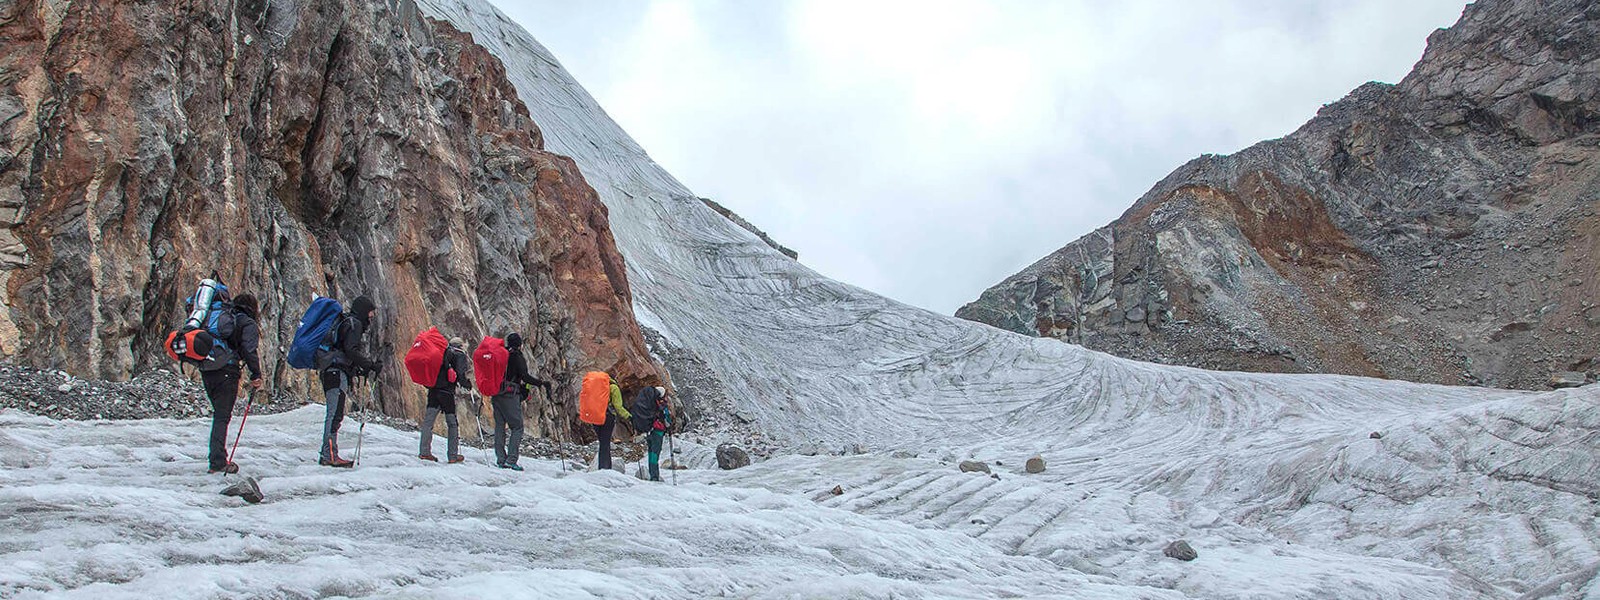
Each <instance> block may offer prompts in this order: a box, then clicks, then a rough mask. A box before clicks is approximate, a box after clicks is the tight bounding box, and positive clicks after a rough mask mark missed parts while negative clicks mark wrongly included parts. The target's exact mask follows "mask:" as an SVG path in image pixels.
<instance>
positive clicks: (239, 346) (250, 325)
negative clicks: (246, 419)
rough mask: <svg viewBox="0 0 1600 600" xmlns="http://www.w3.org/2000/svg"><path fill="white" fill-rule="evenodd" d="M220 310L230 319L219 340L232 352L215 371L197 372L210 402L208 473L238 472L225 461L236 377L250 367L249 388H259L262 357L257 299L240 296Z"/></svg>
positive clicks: (237, 467)
mask: <svg viewBox="0 0 1600 600" xmlns="http://www.w3.org/2000/svg"><path fill="white" fill-rule="evenodd" d="M219 310H223V311H228V313H229V314H228V315H225V316H224V318H227V319H231V321H232V326H231V327H230V329H231V331H229V332H228V335H227V336H226V337H225V338H222V339H220V340H218V341H219V342H222V343H223V344H224V345H225V346H226V347H227V348H229V349H230V350H231V353H230V354H229V358H228V359H227V360H225V361H222V362H221V363H220V364H219V365H218V366H217V367H216V368H215V369H213V370H207V369H206V368H202V369H201V370H200V381H201V383H203V384H204V385H205V388H206V398H207V399H209V400H211V444H210V449H209V452H208V460H209V463H210V469H209V471H208V472H210V473H218V472H224V473H237V472H239V465H236V464H233V463H231V462H228V453H227V442H228V422H229V421H231V420H232V419H233V405H234V402H236V401H237V400H238V399H239V377H240V375H243V373H244V369H243V367H249V368H250V387H251V388H252V389H257V390H259V389H261V358H260V356H259V355H258V354H257V347H258V346H259V345H260V341H261V326H260V325H257V324H256V319H257V315H258V312H259V310H260V309H259V306H258V303H257V302H256V297H255V296H252V295H250V294H240V295H239V296H238V297H236V298H234V299H233V302H232V303H231V304H225V305H223V306H222V307H221V308H219Z"/></svg>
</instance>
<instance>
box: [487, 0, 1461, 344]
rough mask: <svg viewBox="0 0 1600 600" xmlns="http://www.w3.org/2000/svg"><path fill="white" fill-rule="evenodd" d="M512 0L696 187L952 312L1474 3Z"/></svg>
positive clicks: (890, 286) (825, 256)
mask: <svg viewBox="0 0 1600 600" xmlns="http://www.w3.org/2000/svg"><path fill="white" fill-rule="evenodd" d="M499 4H501V9H502V10H504V11H506V12H507V13H508V14H509V15H511V16H512V17H513V18H515V19H517V20H518V21H519V22H520V23H522V24H523V25H524V26H525V27H526V28H527V29H528V30H529V31H530V32H532V33H533V35H534V36H535V37H537V38H539V39H540V40H541V41H542V42H543V43H544V44H545V45H546V46H548V47H550V49H551V50H552V51H554V52H555V53H556V55H557V56H558V57H559V58H560V59H561V60H562V62H563V64H565V65H566V66H567V68H568V69H570V70H571V71H572V72H573V73H574V75H576V76H577V77H578V80H579V81H581V82H583V83H584V85H585V86H586V87H588V89H589V91H590V92H591V93H593V94H594V95H595V97H596V98H598V99H599V100H600V103H601V105H602V106H604V107H605V108H606V109H607V111H608V112H609V113H610V114H611V115H612V116H613V117H614V118H616V119H617V121H618V122H620V123H621V124H622V126H623V127H624V128H625V129H627V130H628V132H629V133H631V134H632V135H633V136H634V137H635V138H636V139H638V140H639V142H640V143H641V144H642V145H643V146H644V147H645V149H646V150H648V151H649V152H650V153H651V155H652V156H653V157H654V158H655V159H656V160H657V161H658V162H660V163H661V164H662V165H663V166H665V167H666V168H667V169H668V170H670V171H672V172H673V174H675V175H676V176H678V178H679V179H680V180H682V181H683V182H684V183H685V184H687V185H689V187H690V188H691V189H693V190H695V191H696V192H697V193H699V194H700V195H703V196H707V197H711V198H714V199H716V200H717V201H718V202H721V203H723V204H724V205H727V206H728V207H730V208H732V209H734V210H735V211H737V212H739V213H740V214H742V215H744V216H745V217H747V218H749V219H750V220H751V221H752V222H754V223H756V224H757V225H759V226H761V227H762V228H764V229H766V230H767V231H768V232H770V233H771V234H772V235H773V237H774V238H776V239H777V240H779V241H780V242H783V243H785V244H787V245H789V246H791V247H793V248H795V249H796V250H798V251H800V253H801V258H802V260H803V261H804V262H806V263H807V264H809V265H811V266H812V267H814V268H816V269H817V270H819V271H821V272H823V273H825V274H828V275H830V276H833V277H835V278H838V279H841V280H843V281H847V282H850V283H854V284H857V285H861V286H863V287H866V288H868V289H872V290H875V291H878V292H880V293H883V294H885V295H888V296H890V297H893V298H896V299H899V300H902V301H906V302H910V303H912V304H916V305H920V306H924V307H927V308H931V309H934V310H938V311H941V312H945V313H949V312H951V311H954V310H955V308H956V307H958V306H959V305H960V304H961V303H963V302H966V301H969V300H972V299H974V298H976V297H977V295H978V293H979V292H981V291H982V290H983V289H984V288H986V287H988V286H989V285H992V284H994V283H996V282H998V281H999V280H1000V279H1002V278H1004V277H1006V276H1007V275H1010V274H1011V273H1013V272H1015V271H1017V270H1019V269H1021V268H1022V267H1024V266H1026V265H1027V264H1028V263H1031V262H1032V261H1034V260H1036V259H1038V258H1039V257H1041V256H1043V255H1045V254H1047V253H1049V252H1051V251H1053V250H1055V249H1056V248H1059V247H1060V246H1062V245H1064V244H1066V243H1067V242H1069V241H1071V240H1073V239H1076V238H1077V237H1078V236H1080V235H1082V234H1084V233H1086V232H1088V231H1090V230H1092V229H1094V228H1096V227H1099V226H1101V225H1104V224H1105V223H1107V222H1109V221H1110V220H1111V219H1113V218H1115V217H1116V216H1117V215H1118V214H1120V213H1121V212H1122V211H1123V210H1124V209H1126V208H1127V206H1128V205H1129V204H1131V203H1132V202H1133V201H1134V200H1135V199H1136V198H1138V196H1139V195H1141V194H1142V193H1144V191H1146V190H1147V189H1148V188H1149V187H1150V186H1151V185H1153V184H1154V183H1155V182H1156V181H1157V180H1158V179H1160V178H1161V177H1162V176H1164V175H1165V174H1166V173H1167V172H1169V171H1171V170H1172V169H1173V168H1175V167H1177V166H1178V165H1180V164H1182V163H1183V162H1184V161H1186V160H1188V159H1190V158H1193V157H1194V156H1196V155H1198V154H1201V153H1206V152H1213V153H1225V152H1233V151H1237V150H1239V149H1241V148H1243V147H1245V146H1248V145H1250V144H1252V143H1254V142H1256V141H1259V140H1262V139H1267V138H1272V137H1278V136H1281V135H1284V134H1287V133H1289V132H1290V131H1292V130H1294V129H1295V128H1296V127H1298V126H1299V125H1300V124H1301V123H1303V122H1304V121H1306V120H1307V119H1309V118H1310V117H1311V116H1312V115H1313V114H1314V113H1315V112H1316V110H1317V108H1318V107H1319V106H1321V105H1322V104H1325V103H1327V102H1331V101H1333V100H1336V99H1338V98H1340V97H1341V96H1343V95H1344V94H1345V93H1346V92H1348V91H1349V90H1351V89H1353V88H1354V87H1356V86H1358V85H1360V84H1362V83H1364V82H1366V81H1368V80H1384V81H1396V80H1398V79H1399V78H1400V77H1402V76H1403V75H1404V74H1405V73H1406V71H1407V70H1409V68H1410V66H1411V64H1412V63H1413V62H1415V61H1416V59H1417V58H1418V57H1420V56H1421V53H1422V49H1423V44H1424V40H1425V39H1426V37H1427V35H1428V34H1429V33H1430V32H1432V31H1433V30H1434V29H1435V28H1438V27H1443V26H1447V25H1449V24H1451V23H1453V22H1454V21H1455V19H1456V18H1457V17H1458V16H1459V15H1460V11H1461V8H1462V6H1463V5H1464V2H1462V1H1461V0H1416V1H1412V2H1404V3H1399V2H1391V1H1389V0H1351V1H1346V2H1332V1H1322V2H1259V1H1252V0H1218V1H1214V2H1204V3H1199V2H1154V1H1142V0H1133V1H1128V2H1118V3H1102V2H1093V1H1079V2H1065V1H1063V2H1022V1H1006V2H969V1H954V0H935V1H917V2H912V1H889V0H884V1H861V0H792V1H789V2H740V1H737V0H705V1H692V2H691V1H685V0H656V1H652V2H622V1H615V0H604V1H595V0H590V1H586V2H582V3H573V2H557V1H554V0H537V1H532V2H514V3H513V2H500V3H499Z"/></svg>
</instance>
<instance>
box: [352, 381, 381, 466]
mask: <svg viewBox="0 0 1600 600" xmlns="http://www.w3.org/2000/svg"><path fill="white" fill-rule="evenodd" d="M375 387H377V385H376V384H375V383H373V381H372V379H371V378H367V399H369V400H373V401H376V400H377V399H376V398H375V397H374V396H376V394H377V392H376V391H374V388H375ZM350 401H351V402H358V401H357V400H356V399H355V397H354V396H352V397H351V398H350ZM360 408H361V425H360V426H359V427H357V428H356V462H355V466H361V441H362V439H363V438H365V437H366V435H367V411H368V410H370V409H371V408H372V407H370V406H365V405H362V406H360Z"/></svg>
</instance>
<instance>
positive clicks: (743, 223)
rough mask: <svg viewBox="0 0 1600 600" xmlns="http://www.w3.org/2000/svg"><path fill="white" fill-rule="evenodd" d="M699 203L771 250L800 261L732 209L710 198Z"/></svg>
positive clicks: (796, 255) (796, 254)
mask: <svg viewBox="0 0 1600 600" xmlns="http://www.w3.org/2000/svg"><path fill="white" fill-rule="evenodd" d="M700 201H701V202H704V203H706V207H708V208H710V209H711V210H713V211H716V213H717V214H719V215H722V217H723V218H725V219H727V220H729V221H732V222H733V224H734V225H738V226H739V227H740V228H741V229H744V230H745V231H748V232H750V233H753V234H755V235H756V237H758V238H761V241H762V242H764V243H766V244H767V245H768V246H771V247H772V249H773V250H777V251H778V252H781V253H782V254H783V255H784V256H787V257H789V258H792V259H795V260H800V253H799V252H795V251H794V250H790V249H789V248H788V247H787V246H784V245H783V244H779V243H778V242H777V240H774V239H772V236H769V235H767V232H765V231H762V230H761V228H760V227H756V224H755V223H751V222H750V221H748V220H746V219H745V218H744V217H741V216H739V213H736V212H733V210H732V209H729V208H728V207H726V206H723V205H721V204H717V203H716V201H714V200H712V199H710V198H701V199H700Z"/></svg>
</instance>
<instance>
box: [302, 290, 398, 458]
mask: <svg viewBox="0 0 1600 600" xmlns="http://www.w3.org/2000/svg"><path fill="white" fill-rule="evenodd" d="M375 313H377V305H376V304H373V303H372V299H371V298H368V297H366V296H360V297H357V298H356V300H355V302H352V303H350V310H349V311H348V312H346V313H344V314H342V315H339V318H338V320H337V322H335V323H334V325H333V328H332V329H330V330H328V334H327V335H326V336H323V338H322V344H321V346H319V347H318V348H317V353H316V364H317V371H318V372H320V373H321V376H322V393H323V396H324V397H325V398H326V401H327V416H326V417H324V418H323V421H322V448H321V450H320V453H321V455H320V456H319V457H318V460H317V464H319V465H322V466H325V467H341V468H347V469H348V468H350V467H353V466H355V463H353V462H351V461H348V460H345V459H343V458H339V425H340V424H342V423H343V422H344V403H345V400H346V399H347V398H349V397H350V379H351V378H359V377H366V376H369V375H372V376H375V375H377V374H379V373H381V372H383V363H382V362H379V361H376V360H373V359H371V358H367V355H366V354H365V353H364V352H363V351H362V347H363V346H364V345H365V342H366V340H365V337H366V335H367V330H368V329H371V328H372V317H373V316H374V315H375ZM357 410H360V407H357Z"/></svg>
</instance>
